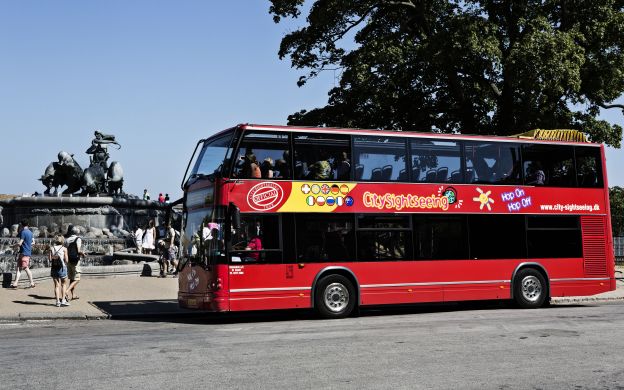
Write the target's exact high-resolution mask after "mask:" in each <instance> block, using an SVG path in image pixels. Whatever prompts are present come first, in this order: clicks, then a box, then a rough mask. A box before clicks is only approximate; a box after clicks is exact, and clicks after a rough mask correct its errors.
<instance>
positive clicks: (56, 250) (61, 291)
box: [48, 235, 69, 307]
mask: <svg viewBox="0 0 624 390" xmlns="http://www.w3.org/2000/svg"><path fill="white" fill-rule="evenodd" d="M64 243H65V239H64V238H63V236H60V235H59V236H56V237H55V238H54V244H53V245H51V246H50V249H49V252H48V258H49V259H50V264H51V270H50V276H52V280H53V281H54V297H55V298H56V307H60V306H69V302H67V299H65V295H66V294H67V260H68V257H67V248H65V246H63V244H64Z"/></svg>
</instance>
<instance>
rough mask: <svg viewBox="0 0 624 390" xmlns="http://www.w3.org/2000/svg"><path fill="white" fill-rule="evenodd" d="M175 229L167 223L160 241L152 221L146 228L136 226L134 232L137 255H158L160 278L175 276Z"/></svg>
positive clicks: (176, 251) (176, 249) (176, 250)
mask: <svg viewBox="0 0 624 390" xmlns="http://www.w3.org/2000/svg"><path fill="white" fill-rule="evenodd" d="M175 236H176V233H175V229H174V228H173V227H172V226H171V223H167V225H166V228H165V231H164V234H161V235H160V237H161V239H159V240H157V234H156V227H155V224H154V221H153V220H150V221H149V223H148V224H147V226H145V227H143V226H141V225H137V227H136V229H135V230H134V243H135V245H136V248H137V251H138V252H139V253H143V254H147V255H152V254H158V255H159V260H158V262H159V264H160V276H161V277H163V278H164V277H165V272H166V273H167V274H173V276H174V277H175V276H177V274H178V272H177V266H178V260H177V257H178V256H177V254H178V247H177V246H176V244H175Z"/></svg>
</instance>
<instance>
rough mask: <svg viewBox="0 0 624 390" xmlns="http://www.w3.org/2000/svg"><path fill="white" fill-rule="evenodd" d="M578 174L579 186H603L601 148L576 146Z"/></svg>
mask: <svg viewBox="0 0 624 390" xmlns="http://www.w3.org/2000/svg"><path fill="white" fill-rule="evenodd" d="M575 155H576V176H577V183H578V186H579V187H586V188H587V187H594V188H595V187H598V188H601V187H603V181H602V159H601V157H600V148H596V147H589V146H577V147H575Z"/></svg>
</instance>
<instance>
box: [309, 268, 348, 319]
mask: <svg viewBox="0 0 624 390" xmlns="http://www.w3.org/2000/svg"><path fill="white" fill-rule="evenodd" d="M355 301H356V296H355V288H354V287H353V283H351V281H350V280H349V279H347V278H346V277H344V276H342V275H328V276H324V277H323V278H321V280H319V282H318V284H317V285H316V293H315V297H314V307H315V308H316V311H317V312H318V313H319V315H320V316H321V317H324V318H344V317H347V316H348V315H349V314H351V312H352V311H353V308H354V307H355Z"/></svg>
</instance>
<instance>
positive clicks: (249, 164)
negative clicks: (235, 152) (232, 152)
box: [241, 151, 262, 179]
mask: <svg viewBox="0 0 624 390" xmlns="http://www.w3.org/2000/svg"><path fill="white" fill-rule="evenodd" d="M261 177H262V173H261V171H260V167H259V166H258V161H257V160H256V155H255V154H253V153H252V152H251V151H248V152H247V153H246V154H245V157H244V160H243V170H242V174H241V178H242V179H260V178H261Z"/></svg>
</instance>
